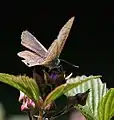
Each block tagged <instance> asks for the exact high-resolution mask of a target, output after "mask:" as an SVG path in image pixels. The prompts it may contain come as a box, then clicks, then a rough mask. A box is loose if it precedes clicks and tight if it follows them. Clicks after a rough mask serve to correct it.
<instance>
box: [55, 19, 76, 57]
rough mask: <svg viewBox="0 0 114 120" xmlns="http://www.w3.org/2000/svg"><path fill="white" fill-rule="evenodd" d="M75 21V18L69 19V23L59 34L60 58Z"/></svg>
mask: <svg viewBox="0 0 114 120" xmlns="http://www.w3.org/2000/svg"><path fill="white" fill-rule="evenodd" d="M73 21H74V17H72V18H71V19H69V20H68V22H67V23H66V24H65V25H64V26H63V27H62V29H61V30H60V32H59V35H58V36H57V39H58V49H59V54H58V56H59V55H60V53H61V51H62V49H63V47H64V44H65V42H66V39H67V37H68V35H69V33H70V29H71V27H72V24H73Z"/></svg>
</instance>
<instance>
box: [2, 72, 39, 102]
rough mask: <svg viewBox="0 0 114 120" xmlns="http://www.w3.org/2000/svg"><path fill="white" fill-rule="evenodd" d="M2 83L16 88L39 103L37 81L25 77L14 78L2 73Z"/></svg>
mask: <svg viewBox="0 0 114 120" xmlns="http://www.w3.org/2000/svg"><path fill="white" fill-rule="evenodd" d="M0 82H3V83H6V84H8V85H11V86H12V87H15V88H16V89H18V90H19V91H22V92H23V93H24V94H25V95H27V96H28V97H29V98H31V99H32V100H34V101H35V102H37V101H38V98H39V88H38V86H37V83H36V81H35V80H34V79H33V78H29V77H27V76H25V75H23V76H21V75H20V76H14V75H9V74H5V73H0Z"/></svg>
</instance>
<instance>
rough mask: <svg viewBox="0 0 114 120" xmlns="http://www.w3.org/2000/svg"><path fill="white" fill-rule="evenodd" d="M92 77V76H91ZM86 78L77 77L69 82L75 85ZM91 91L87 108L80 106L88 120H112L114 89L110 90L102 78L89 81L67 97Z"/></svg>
mask: <svg viewBox="0 0 114 120" xmlns="http://www.w3.org/2000/svg"><path fill="white" fill-rule="evenodd" d="M89 77H90V76H89ZM85 78H88V77H86V76H77V77H76V78H71V79H69V80H68V81H67V82H68V83H69V82H70V83H74V82H76V81H79V80H80V81H83V80H84V79H85ZM87 89H90V93H89V96H88V98H87V101H86V105H85V106H81V105H78V106H76V107H78V108H79V109H80V110H81V112H82V113H83V114H84V115H85V116H86V118H87V120H110V118H111V117H112V116H113V115H114V89H110V90H108V89H107V88H106V84H105V83H102V81H101V79H100V78H95V79H93V80H91V81H87V82H86V83H84V84H81V85H79V86H78V87H76V88H74V89H72V90H70V91H68V92H67V93H66V94H65V95H67V96H74V95H75V94H77V93H81V92H84V91H86V90H87Z"/></svg>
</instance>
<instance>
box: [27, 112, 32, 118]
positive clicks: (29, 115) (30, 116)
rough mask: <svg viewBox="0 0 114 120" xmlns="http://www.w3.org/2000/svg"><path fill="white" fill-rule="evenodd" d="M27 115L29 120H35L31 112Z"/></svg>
mask: <svg viewBox="0 0 114 120" xmlns="http://www.w3.org/2000/svg"><path fill="white" fill-rule="evenodd" d="M27 114H28V117H29V120H33V119H32V115H31V112H30V111H29V112H27Z"/></svg>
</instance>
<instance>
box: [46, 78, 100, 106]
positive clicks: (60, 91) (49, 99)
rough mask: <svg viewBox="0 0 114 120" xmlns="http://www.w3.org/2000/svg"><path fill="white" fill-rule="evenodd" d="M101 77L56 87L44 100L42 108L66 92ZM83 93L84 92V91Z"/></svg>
mask: <svg viewBox="0 0 114 120" xmlns="http://www.w3.org/2000/svg"><path fill="white" fill-rule="evenodd" d="M99 77H101V76H91V77H88V78H85V79H84V80H83V81H78V82H75V83H65V84H62V85H60V86H58V87H56V88H55V89H54V90H53V91H52V92H51V93H50V94H49V95H48V96H47V97H46V99H45V101H44V106H46V105H47V104H49V103H51V102H52V101H54V100H55V99H57V98H58V97H60V96H61V95H63V94H65V93H66V92H68V91H69V90H71V89H73V88H76V87H77V86H79V85H81V84H83V83H85V82H87V81H89V80H92V79H95V78H99ZM84 92H85V91H84Z"/></svg>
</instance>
